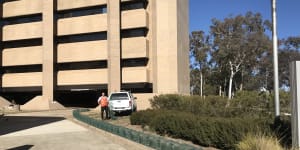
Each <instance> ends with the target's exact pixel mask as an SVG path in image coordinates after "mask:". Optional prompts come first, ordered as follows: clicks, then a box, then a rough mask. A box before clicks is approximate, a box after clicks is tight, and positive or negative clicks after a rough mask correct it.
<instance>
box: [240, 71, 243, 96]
mask: <svg viewBox="0 0 300 150" xmlns="http://www.w3.org/2000/svg"><path fill="white" fill-rule="evenodd" d="M241 76H242V82H241V84H240V91H243V83H244V73H243V69H242V70H241Z"/></svg>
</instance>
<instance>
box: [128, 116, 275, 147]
mask: <svg viewBox="0 0 300 150" xmlns="http://www.w3.org/2000/svg"><path fill="white" fill-rule="evenodd" d="M157 112H159V113H157ZM142 113H145V112H137V113H134V115H135V116H134V117H133V118H134V119H131V123H132V124H139V123H141V124H142V123H145V122H138V121H137V120H139V121H141V120H145V119H137V118H138V117H145V115H143V114H142ZM147 113H148V114H151V113H152V117H151V118H149V120H148V121H147V122H148V123H149V124H148V125H149V126H150V128H151V129H153V130H154V131H156V132H157V133H158V134H160V135H168V136H171V137H174V138H182V139H185V140H190V141H192V142H194V143H195V144H199V145H202V146H213V147H217V148H221V149H233V148H234V147H235V144H237V143H238V141H240V140H241V138H242V137H243V135H244V134H246V133H249V132H254V133H256V132H258V131H261V130H263V129H264V130H268V129H269V123H268V122H266V121H264V120H263V119H251V118H219V117H201V116H197V115H194V114H192V113H188V112H182V111H175V110H147ZM149 121H150V122H149Z"/></svg>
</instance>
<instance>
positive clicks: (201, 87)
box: [200, 72, 203, 97]
mask: <svg viewBox="0 0 300 150" xmlns="http://www.w3.org/2000/svg"><path fill="white" fill-rule="evenodd" d="M200 96H201V97H202V96H203V74H202V72H200Z"/></svg>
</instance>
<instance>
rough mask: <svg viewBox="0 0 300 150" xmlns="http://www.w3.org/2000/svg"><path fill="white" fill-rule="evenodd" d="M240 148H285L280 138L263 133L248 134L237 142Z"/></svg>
mask: <svg viewBox="0 0 300 150" xmlns="http://www.w3.org/2000/svg"><path fill="white" fill-rule="evenodd" d="M237 149H239V150H267V149H270V150H283V148H282V147H281V145H280V143H279V141H278V139H277V138H276V137H273V136H265V135H262V134H257V135H253V134H248V135H246V136H245V137H244V138H243V140H242V141H241V142H239V143H238V144H237Z"/></svg>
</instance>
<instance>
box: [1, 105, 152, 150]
mask: <svg viewBox="0 0 300 150" xmlns="http://www.w3.org/2000/svg"><path fill="white" fill-rule="evenodd" d="M71 116H72V115H71V111H70V110H63V111H47V112H34V113H22V114H14V115H7V116H5V117H4V118H1V119H0V143H1V144H0V149H30V150H52V149H53V150H56V149H57V150H64V149H73V150H81V149H84V150H100V149H101V150H102V149H103V150H127V149H128V150H129V149H130V150H131V149H139V150H140V149H141V150H143V149H145V150H146V149H150V148H148V147H145V146H143V145H141V144H137V143H134V142H132V141H129V140H127V139H124V138H121V137H118V136H115V135H112V134H110V133H107V132H104V131H101V130H97V129H95V128H90V127H88V126H85V125H83V126H82V125H79V124H77V123H75V122H76V121H75V122H74V121H72V117H71ZM66 118H68V119H66ZM80 124H81V123H80Z"/></svg>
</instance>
